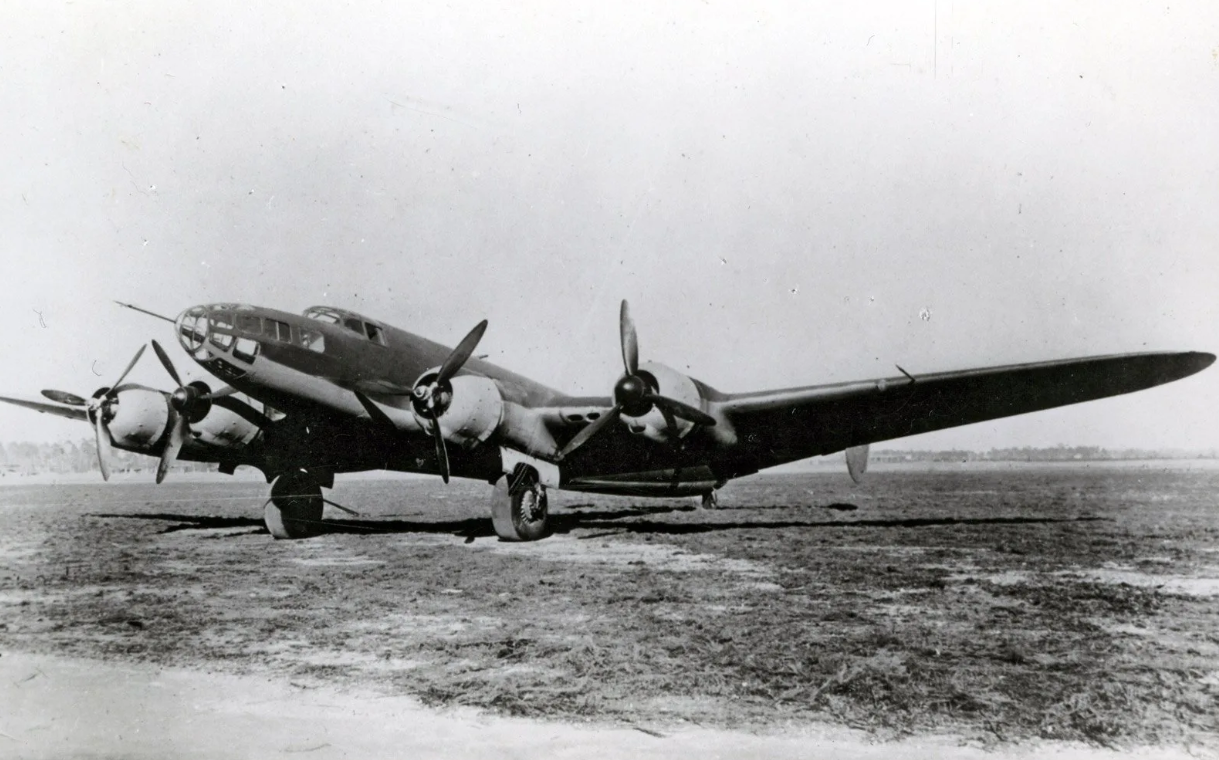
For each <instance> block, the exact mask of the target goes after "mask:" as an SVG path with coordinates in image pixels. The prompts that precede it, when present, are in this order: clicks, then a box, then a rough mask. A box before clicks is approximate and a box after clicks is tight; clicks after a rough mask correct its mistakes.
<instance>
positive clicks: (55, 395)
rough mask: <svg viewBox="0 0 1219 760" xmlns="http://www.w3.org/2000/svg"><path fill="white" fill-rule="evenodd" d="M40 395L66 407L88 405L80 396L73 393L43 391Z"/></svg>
mask: <svg viewBox="0 0 1219 760" xmlns="http://www.w3.org/2000/svg"><path fill="white" fill-rule="evenodd" d="M42 395H44V396H46V397H47V398H49V399H51V400H52V401H58V402H59V403H61V404H67V405H68V406H85V405H86V404H88V403H89V402H88V401H85V400H84V399H83V398H81V397H80V396H77V395H76V394H75V393H68V392H67V391H50V390H48V391H43V392H42Z"/></svg>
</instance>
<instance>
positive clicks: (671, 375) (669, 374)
mask: <svg viewBox="0 0 1219 760" xmlns="http://www.w3.org/2000/svg"><path fill="white" fill-rule="evenodd" d="M639 377H641V378H642V379H643V380H644V381H645V382H646V383H648V385H650V386H651V388H652V392H653V393H657V394H659V395H662V396H666V397H668V398H671V399H675V400H677V401H681V402H682V403H685V404H688V405H689V406H692V407H694V408H695V409H700V408H702V403H703V398H702V394H701V393H699V391H698V386H697V385H695V383H694V381H693V380H691V379H690V377H689V376H687V375H684V374H682V373H681V372H678V371H677V370H675V369H673V368H672V367H667V366H665V365H663V364H660V363H659V362H643V363H641V364H640V365H639ZM622 421H623V422H624V423H625V424H626V426H627V429H628V430H630V431H631V432H632V433H634V434H635V435H642V436H644V437H645V438H650V439H652V440H654V441H659V442H662V443H663V442H665V441H670V440H673V439H675V438H684V437H685V436H686V435H687V434H689V432H690V431H691V430H693V429H694V428H695V425H694V423H693V422H689V421H688V420H684V419H682V418H680V417H673V424H672V426H670V424H669V422H668V421H667V420H665V416H664V414H663V413H662V412H661V411H660V409H659V408H657V407H656V406H654V405H653V406H652V408H651V409H649V410H648V411H647V412H646V413H645V414H642V415H640V416H638V417H632V416H630V415H628V414H627V413H626V412H625V411H624V412H623V414H622Z"/></svg>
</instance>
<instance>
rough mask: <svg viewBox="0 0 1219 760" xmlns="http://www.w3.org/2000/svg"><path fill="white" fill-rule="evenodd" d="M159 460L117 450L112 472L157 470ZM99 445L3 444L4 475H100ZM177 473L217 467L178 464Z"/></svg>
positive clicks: (1, 465) (83, 442)
mask: <svg viewBox="0 0 1219 760" xmlns="http://www.w3.org/2000/svg"><path fill="white" fill-rule="evenodd" d="M156 468H157V460H156V459H154V458H152V457H148V456H143V455H141V454H132V453H131V452H128V451H119V450H118V449H114V450H112V451H111V453H110V469H111V470H113V471H115V472H122V471H124V470H141V471H142V470H155V469H156ZM97 469H98V467H97V444H95V443H94V442H93V440H92V439H89V438H82V439H81V440H79V441H77V442H71V441H68V442H64V443H29V442H24V441H23V442H18V443H4V444H0V472H3V473H18V474H22V475H27V474H35V473H40V472H59V473H63V472H90V471H96V470H97ZM174 469H175V470H192V471H193V470H210V469H215V465H211V464H205V463H199V462H177V463H175V465H174Z"/></svg>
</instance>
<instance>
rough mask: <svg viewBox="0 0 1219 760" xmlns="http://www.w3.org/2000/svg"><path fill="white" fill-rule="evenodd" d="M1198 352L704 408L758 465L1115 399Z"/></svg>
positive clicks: (850, 386) (736, 398)
mask: <svg viewBox="0 0 1219 760" xmlns="http://www.w3.org/2000/svg"><path fill="white" fill-rule="evenodd" d="M1214 361H1215V357H1214V355H1212V354H1204V353H1198V352H1183V353H1142V354H1118V355H1111V356H1094V357H1088V358H1084V359H1066V360H1062V361H1050V362H1037V363H1032V364H1014V365H1008V366H1003V367H990V368H983V369H970V370H960V371H956V372H939V373H935V374H929V375H918V376H917V377H915V378H914V379H911V378H910V377H907V376H898V377H888V378H883V379H878V380H867V381H862V382H852V383H838V384H835V385H822V386H812V387H805V388H789V389H785V390H777V391H764V392H761V393H738V394H719V395H718V397H717V398H714V399H712V403H711V407H712V408H713V409H715V410H716V411H719V412H721V413H722V414H723V415H724V416H726V417H727V418H728V420H729V421H730V422H731V423H732V425H733V427H734V428H735V429H736V433H737V436H738V439H739V440H740V441H741V443H743V444H744V445H745V448H746V449H747V450H749V451H750V452H751V453H752V454H753V456H755V457H757V461H758V464H759V466H761V467H769V466H772V465H775V464H780V463H783V462H790V461H793V460H796V459H803V458H805V457H810V456H817V455H821V454H832V453H834V452H838V451H842V450H843V449H846V448H850V447H852V446H862V445H864V444H868V443H875V442H878V441H887V440H890V439H893V438H903V437H905V436H909V435H918V434H919V433H927V432H930V431H932V430H941V429H943V428H950V427H956V426H958V425H968V424H971V423H974V422H983V421H985V420H993V419H997V418H1000V417H1010V416H1012V415H1016V414H1025V413H1027V412H1035V411H1038V410H1041V409H1052V408H1054V407H1058V406H1065V405H1067V404H1076V403H1079V402H1081V401H1091V400H1093V399H1099V398H1105V397H1107V396H1116V395H1119V394H1123V393H1131V392H1133V391H1138V390H1143V389H1144V388H1151V387H1153V386H1156V385H1161V384H1163V383H1168V382H1172V381H1173V380H1179V379H1181V378H1183V377H1187V376H1189V375H1192V374H1194V373H1195V372H1200V371H1201V370H1203V369H1205V368H1206V367H1209V366H1210V365H1211V363H1212V362H1214Z"/></svg>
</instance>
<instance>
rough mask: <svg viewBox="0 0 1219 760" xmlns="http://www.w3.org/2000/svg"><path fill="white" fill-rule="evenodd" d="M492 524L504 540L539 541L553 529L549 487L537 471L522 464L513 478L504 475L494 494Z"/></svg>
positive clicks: (496, 485)
mask: <svg viewBox="0 0 1219 760" xmlns="http://www.w3.org/2000/svg"><path fill="white" fill-rule="evenodd" d="M491 523H492V524H493V525H494V526H495V534H496V535H497V536H499V537H500V538H501V539H503V540H505V541H536V540H538V539H539V538H545V537H546V536H547V535H548V534H549V532H550V510H549V506H548V499H547V498H546V486H544V485H542V484H541V483H539V482H538V475H537V471H535V470H534V469H533V468H532V467H528V466H526V465H521V466H520V467H519V468H518V470H517V471H516V472H514V473H513V474H512V476H511V477H508V476H504V477H501V478H500V479H499V481H498V482H496V484H495V490H494V491H493V492H492V493H491Z"/></svg>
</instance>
